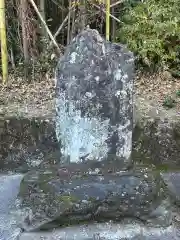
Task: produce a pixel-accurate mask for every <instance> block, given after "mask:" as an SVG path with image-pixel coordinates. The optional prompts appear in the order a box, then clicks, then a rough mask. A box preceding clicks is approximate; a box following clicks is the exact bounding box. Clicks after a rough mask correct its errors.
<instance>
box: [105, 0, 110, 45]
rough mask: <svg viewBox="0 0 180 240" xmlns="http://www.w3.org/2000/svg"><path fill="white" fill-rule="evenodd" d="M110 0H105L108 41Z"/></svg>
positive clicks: (107, 35) (107, 37) (107, 38)
mask: <svg viewBox="0 0 180 240" xmlns="http://www.w3.org/2000/svg"><path fill="white" fill-rule="evenodd" d="M109 20H110V0H106V40H108V41H109V29H110V26H109V25H110V21H109Z"/></svg>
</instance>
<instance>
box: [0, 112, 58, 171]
mask: <svg viewBox="0 0 180 240" xmlns="http://www.w3.org/2000/svg"><path fill="white" fill-rule="evenodd" d="M54 126H55V123H54V122H53V121H52V120H49V121H48V119H47V121H46V119H40V118H39V119H34V118H33V119H28V118H16V117H14V118H13V117H11V118H9V119H0V139H1V141H0V158H1V160H0V170H1V172H7V171H16V172H20V173H24V172H27V171H28V170H32V169H37V168H39V167H42V165H43V167H44V166H45V165H53V164H54V162H56V163H57V162H59V157H60V152H59V144H58V142H57V139H56V136H55V127H54Z"/></svg>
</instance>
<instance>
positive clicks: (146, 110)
mask: <svg viewBox="0 0 180 240" xmlns="http://www.w3.org/2000/svg"><path fill="white" fill-rule="evenodd" d="M179 116H180V115H179V113H178V112H177V111H176V109H175V110H166V109H163V108H162V107H159V106H157V103H156V102H154V101H147V100H146V99H143V98H140V97H139V98H138V97H137V99H136V103H135V119H136V125H135V128H134V132H133V157H132V158H133V159H134V160H137V161H142V160H144V161H148V162H149V163H153V164H155V165H156V166H158V167H160V168H161V169H163V170H164V169H177V168H180V158H179V156H180V118H179Z"/></svg>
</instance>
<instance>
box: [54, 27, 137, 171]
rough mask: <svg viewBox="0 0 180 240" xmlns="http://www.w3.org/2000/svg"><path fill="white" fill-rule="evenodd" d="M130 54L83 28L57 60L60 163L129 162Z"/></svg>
mask: <svg viewBox="0 0 180 240" xmlns="http://www.w3.org/2000/svg"><path fill="white" fill-rule="evenodd" d="M133 76H134V58H133V54H132V53H131V52H130V51H128V50H127V49H126V48H125V47H123V46H121V45H117V44H113V43H110V42H107V41H105V40H104V39H103V38H102V37H101V36H100V35H99V33H98V32H97V31H96V30H92V29H87V30H85V31H82V32H81V33H80V34H79V35H78V36H77V37H76V38H75V39H74V40H73V41H72V43H71V45H70V46H69V47H68V48H67V50H66V52H65V55H64V56H63V57H62V58H61V59H60V62H59V65H58V70H57V76H56V77H57V79H58V81H57V86H56V94H57V95H56V97H57V98H56V112H57V119H56V133H57V138H58V139H59V140H60V142H61V152H62V162H63V163H67V162H79V161H88V160H95V161H104V160H107V161H108V160H109V161H111V160H112V161H116V160H117V161H118V162H120V163H121V164H122V169H123V168H126V167H127V166H128V165H129V164H130V161H131V160H130V159H131V147H132V128H133V122H132V121H133V118H132V117H133V116H132V115H133V109H132V92H133V91H132V90H133Z"/></svg>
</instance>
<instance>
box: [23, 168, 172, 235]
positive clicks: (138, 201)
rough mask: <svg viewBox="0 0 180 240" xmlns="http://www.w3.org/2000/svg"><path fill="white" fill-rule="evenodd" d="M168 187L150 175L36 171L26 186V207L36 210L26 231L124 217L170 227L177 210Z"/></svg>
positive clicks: (29, 175)
mask: <svg viewBox="0 0 180 240" xmlns="http://www.w3.org/2000/svg"><path fill="white" fill-rule="evenodd" d="M63 171H64V173H63ZM163 187H164V186H163V182H162V180H161V178H160V177H159V176H158V175H157V174H155V173H153V172H151V171H148V170H139V171H138V170H136V171H129V172H119V173H114V174H113V173H109V174H106V175H102V174H97V173H94V174H92V173H91V171H90V170H88V169H87V171H86V172H85V171H84V172H81V171H76V170H75V169H74V170H73V171H71V170H69V169H68V168H67V169H61V170H60V169H59V170H55V169H54V170H53V171H52V170H49V171H47V170H46V172H40V171H34V172H31V173H29V174H27V175H26V176H25V177H24V179H23V181H22V183H21V191H20V195H19V196H20V197H21V199H22V207H23V208H27V209H30V210H31V214H30V217H29V219H28V222H27V224H25V225H24V229H26V230H33V229H49V228H50V229H52V228H54V227H57V226H63V225H67V224H77V223H79V222H84V221H85V222H87V221H104V220H106V219H109V220H115V221H119V220H122V219H123V218H124V217H132V218H137V219H140V220H141V221H143V222H146V223H148V224H150V225H153V224H155V225H156V226H168V225H169V224H171V221H172V218H171V210H170V208H169V202H168V200H167V198H166V195H167V194H166V192H165V190H164V188H163Z"/></svg>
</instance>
